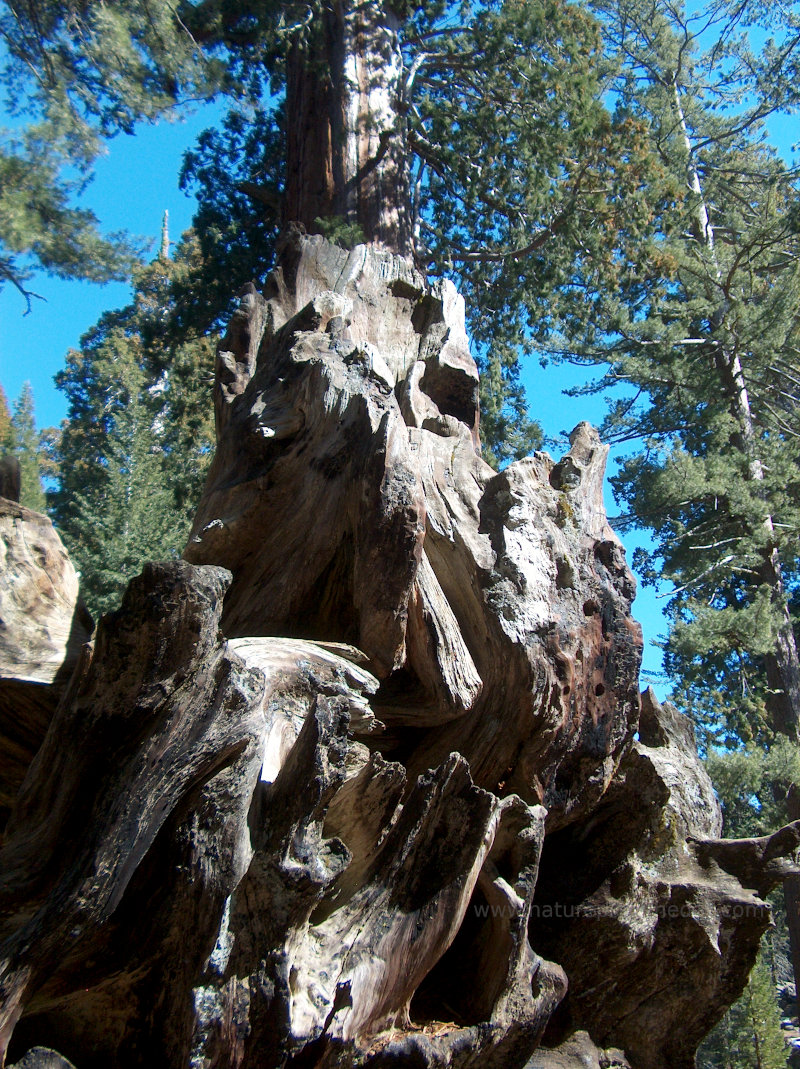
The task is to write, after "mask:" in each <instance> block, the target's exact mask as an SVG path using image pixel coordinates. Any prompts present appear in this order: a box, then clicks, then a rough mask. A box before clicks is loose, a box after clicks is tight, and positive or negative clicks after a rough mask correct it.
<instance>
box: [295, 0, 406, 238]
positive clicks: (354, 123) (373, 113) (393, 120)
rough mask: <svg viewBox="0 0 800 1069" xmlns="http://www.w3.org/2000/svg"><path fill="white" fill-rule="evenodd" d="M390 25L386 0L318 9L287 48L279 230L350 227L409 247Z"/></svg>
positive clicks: (399, 76) (339, 1)
mask: <svg viewBox="0 0 800 1069" xmlns="http://www.w3.org/2000/svg"><path fill="white" fill-rule="evenodd" d="M398 26H399V19H398V16H397V15H396V14H395V13H394V11H393V9H392V6H391V5H390V4H389V3H387V2H385V0H377V2H374V3H372V2H371V3H361V2H357V0H336V2H333V3H326V4H324V5H323V6H322V10H321V11H320V12H319V14H317V15H315V17H314V18H313V19H312V21H311V23H310V24H309V26H307V27H306V29H305V30H304V32H303V35H302V38H299V39H297V40H296V41H295V42H294V43H293V45H292V46H291V48H290V51H289V54H288V58H287V88H286V111H287V115H288V117H289V120H290V121H289V123H288V130H287V134H288V140H287V169H286V188H285V195H284V211H283V217H284V222H285V223H299V224H301V225H302V226H303V227H305V229H306V230H307V231H308V232H309V233H319V232H320V225H321V224H320V222H319V220H323V222H324V221H328V222H329V223H337V224H349V225H356V226H357V227H359V228H360V231H361V236H362V239H363V240H365V241H371V242H376V243H377V244H379V245H381V246H383V247H384V248H386V249H390V250H392V251H394V252H398V253H403V254H405V253H408V252H410V250H411V238H412V234H411V214H410V211H411V209H410V192H409V189H410V187H409V176H408V170H407V164H406V159H407V152H406V145H405V122H404V119H403V107H402V93H403V60H402V56H401V54H400V45H399V40H398V33H397V31H398Z"/></svg>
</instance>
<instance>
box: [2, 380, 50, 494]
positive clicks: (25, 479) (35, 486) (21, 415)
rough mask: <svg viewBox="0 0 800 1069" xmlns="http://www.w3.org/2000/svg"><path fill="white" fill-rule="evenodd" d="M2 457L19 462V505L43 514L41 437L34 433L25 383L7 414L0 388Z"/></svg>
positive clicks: (30, 397) (30, 389) (30, 390)
mask: <svg viewBox="0 0 800 1069" xmlns="http://www.w3.org/2000/svg"><path fill="white" fill-rule="evenodd" d="M3 454H8V455H11V456H15V457H16V458H17V459H18V460H19V465H20V504H22V505H25V506H26V507H27V508H29V509H33V510H34V511H35V512H44V510H45V494H44V488H43V487H42V473H43V467H44V463H43V462H44V458H43V453H42V443H41V435H40V434H39V432H38V431H37V430H36V416H35V412H34V401H33V387H32V386H31V384H30V383H29V382H24V383H23V384H22V389H21V390H20V394H19V397H18V398H17V400H16V401H15V402H14V405H13V407H12V409H11V410H10V411H9V407H8V401H7V400H6V395H5V392H4V391H3V389H2V387H0V455H3Z"/></svg>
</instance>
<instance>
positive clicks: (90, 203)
mask: <svg viewBox="0 0 800 1069" xmlns="http://www.w3.org/2000/svg"><path fill="white" fill-rule="evenodd" d="M219 114H220V109H219V108H218V107H217V106H214V105H212V106H208V107H206V108H204V109H201V110H200V111H198V112H196V113H195V114H193V115H191V116H190V117H189V118H188V119H186V120H185V121H183V122H178V123H163V122H162V123H160V124H158V125H157V126H145V127H142V128H140V130H139V131H138V132H137V134H136V136H119V137H117V138H116V139H115V140H114V141H112V142H111V143H110V145H109V151H108V155H107V156H106V157H105V158H104V159H102V160H101V161H100V162H99V163H98V166H97V168H96V176H95V179H94V181H93V182H92V183H91V184H90V185H89V187H88V188H87V190H86V192H85V193H84V195H83V198H82V202H81V203H82V206H85V207H89V208H91V209H92V210H94V212H95V213H96V214H97V216H98V218H99V219H100V222H101V225H102V227H103V228H104V229H106V230H109V231H113V230H128V231H129V232H131V233H132V234H136V235H140V236H145V237H147V238H149V239H151V240H152V242H153V249H154V253H155V250H156V248H157V243H158V239H159V237H160V231H161V219H162V215H163V212H164V210H167V211H169V217H170V233H171V236H172V238H173V239H175V238H177V237H178V236H179V235H180V233H181V232H182V231H183V230H184V229H186V227H188V226H189V224H190V222H191V218H192V214H193V210H194V201H193V200H192V199H191V198H189V197H186V196H185V195H184V194H183V193H181V191H180V190H179V188H178V173H179V170H180V165H181V160H182V156H183V153H184V151H185V150H186V149H187V148H188V147H190V146H191V145H192V144H193V143H194V140H195V138H196V136H197V134H198V133H199V132H200V131H201V130H203V129H204V128H205V127H207V126H210V125H213V124H214V122H215V121H216V119H217V118H218V117H219ZM770 133H771V140H772V141H773V143H774V144H776V145H777V146H778V147H779V148H780V149H781V151H782V152H783V153H784V154H785V155H786V156H787V158H788V157H789V156H790V154H791V145H792V142H793V141H795V140H797V137H798V130H797V128H796V126H795V120H794V119H792V120H788V119H781V120H777V121H776V122H774V123H773V126H772V129H771V131H770ZM32 288H33V289H34V290H35V291H36V292H38V293H40V294H41V295H42V296H43V297H44V298H46V300H43V301H38V300H37V301H34V302H33V307H32V311H31V313H30V314H29V315H24V312H25V302H24V300H23V299H22V298H21V296H20V295H19V294H18V293H17V291H16V290H14V289H13V287H10V286H6V287H5V288H3V289H2V290H0V383H2V385H3V387H4V389H5V391H6V395H7V396H8V398H9V401H12V402H13V400H14V399H15V398H16V397H17V396H18V394H19V391H20V387H21V386H22V384H23V382H25V381H29V382H30V383H31V384H32V386H33V390H34V398H35V402H36V417H37V424H38V426H39V427H44V426H51V425H55V424H58V423H59V422H60V421H61V420H62V419H63V418H64V416H65V414H66V405H65V401H64V398H63V397H62V395H61V394H60V393H59V392H58V391H57V390H56V388H55V385H54V382H53V376H54V375H55V374H56V372H57V371H58V370H59V369H60V368H61V367H62V366H63V361H64V355H65V353H66V352H67V350H68V349H69V348H70V347H72V346H76V345H77V344H78V342H79V339H80V336H81V334H83V333H84V332H85V331H86V330H87V329H88V328H89V327H91V326H92V325H93V324H94V323H95V322H96V321H97V319H98V317H99V316H100V314H101V313H102V312H103V311H105V310H108V309H114V308H119V307H121V306H123V305H124V304H125V303H127V301H128V299H129V295H130V290H129V288H128V287H127V286H126V285H123V284H119V283H115V284H110V285H107V286H97V285H92V284H89V283H79V282H63V281H59V280H58V279H51V278H47V277H39V278H37V279H36V280H35V281H34V283H33V284H32ZM578 374H580V371H579V370H578V369H575V368H570V367H555V368H552V367H551V368H547V369H545V370H543V369H542V368H540V367H539V365H538V364H537V363H533V364H532V365H531V366H529V367H527V368H525V369H524V380H525V385H526V390H527V395H528V398H529V401H530V409H531V414H532V415H533V416H534V417H536V418H537V419H538V420H539V421H540V423H541V424H542V425H543V427H544V430H545V433H546V434H547V435H548V436H550V437H553V438H556V437H557V436H559V435H560V434H561V433H562V432H569V431H570V430H571V429H572V428H573V427H574V426H575V425H576V424H577V423H579V422H580V421H581V420H584V419H585V420H589V422H591V423H594V424H595V425H596V424H598V423H599V422H600V421H601V420H602V417H603V415H604V412H605V404H604V401H603V400H602V399H601V398H597V397H578V398H567V397H565V396H564V394H563V390H564V389H565V388H567V387H568V386H571V385H574V384H575V376H576V375H578ZM562 451H563V447H556V446H553V447H552V448H551V452H553V453H554V454H556V455H560V453H561V452H562ZM612 465H613V454H612ZM606 498H607V506H608V510H609V514H611V515H613V513H614V511H615V506H614V503H613V499H612V498H611V495H610V493H607V494H606ZM625 543H626V547H627V549H628V557H629V559H630V556H631V554H632V552H633V548H634V546H635V544H636V539H635V537H632V538H631V537H627V536H626V539H625ZM661 594H662V597H661V598H660V599H659V598H658V597H657V595H656V593H655V592H654V591H652V590H641V589H640V593H639V596H638V597H637V600H636V604H635V606H634V616H635V617H636V618H637V619H638V620H639V621H640V622H641V623H642V625H643V627H644V631H645V658H644V665H643V668H644V674H643V683H646V682H653V683H656V684H657V675H658V673H659V672H660V669H661V653H660V650H659V649H658V648H657V647H656V646H655V645H654V642H655V641H656V640H657V639H658V636H659V634H661V633H662V632H663V631H664V630H665V629H666V628H665V623H664V620H663V616H662V609H663V606H664V603H665V598H664V597H663V595H664V594H665V591H662V592H661ZM656 690H657V691H659V692H660V693H662V694H663V687H661V686H658V685H656Z"/></svg>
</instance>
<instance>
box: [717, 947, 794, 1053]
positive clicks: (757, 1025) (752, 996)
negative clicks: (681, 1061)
mask: <svg viewBox="0 0 800 1069" xmlns="http://www.w3.org/2000/svg"><path fill="white" fill-rule="evenodd" d="M785 1066H786V1045H785V1043H784V1040H783V1035H782V1034H781V1028H780V1017H779V1014H778V1007H777V1003H776V1000H775V987H774V984H773V982H772V977H771V975H770V970H769V965H768V962H767V958H766V954H765V952H764V949H763V948H762V950H761V951H760V952H759V956H758V959H757V961H756V964H755V966H754V968H753V971H752V973H751V974H750V979H749V981H748V984H747V987H746V988H745V990H744V993H743V995H742V997H741V998H740V999H739V1000H738V1002H735V1003H734V1004H733V1006H731V1008H730V1009H729V1010H728V1012H727V1013H726V1014H725V1016H724V1017H723V1019H722V1020H721V1021H720V1023H719V1024H718V1025H717V1026H716V1028H714V1029H713V1030H712V1032H710V1034H709V1035H708V1036H707V1037H706V1039H705V1040H704V1041H703V1043H702V1045H701V1047H700V1049H699V1050H698V1052H697V1069H785Z"/></svg>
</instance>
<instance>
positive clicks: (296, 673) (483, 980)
mask: <svg viewBox="0 0 800 1069" xmlns="http://www.w3.org/2000/svg"><path fill="white" fill-rule="evenodd" d="M328 7H329V11H328V14H327V15H326V18H325V21H324V25H323V26H322V27H321V28H320V27H314V32H313V33H312V35H311V37H312V42H313V43H312V45H310V46H309V49H310V51H308V52H307V53H306V54H305V55H306V59H305V60H304V61H303V65H300V66H298V65H297V62H298V60H299V57H300V56H301V52H300V51H296V52H295V54H294V57H293V60H292V64H294V65H292V64H290V103H291V106H292V107H296V108H297V111H296V112H295V113H294V114H295V115H296V116H297V117H298V118H302V121H303V122H306V123H307V125H308V129H307V130H306V132H305V134H304V136H303V138H302V139H301V138H299V137H296V140H295V143H294V144H293V145H292V146H290V154H289V158H290V175H289V180H288V183H287V211H288V213H289V215H290V217H292V218H294V219H295V220H296V221H299V222H300V223H302V224H304V227H301V228H297V227H289V228H288V229H287V233H286V235H285V239H284V241H283V244H282V247H281V250H280V254H279V262H278V263H277V265H276V268H275V271H274V272H273V274H272V276H271V277H270V279H269V281H268V285H267V289H266V292H265V293H264V294H263V295H262V294H259V293H257V292H256V291H255V289H254V287H252V286H251V287H248V288H247V289H246V290H245V291H244V292H243V293H242V296H241V301H240V307H239V309H238V310H237V312H236V313H235V314H234V316H233V319H232V322H231V325H230V329H229V331H228V334H227V336H226V338H225V339H224V341H223V343H222V345H221V346H220V349H219V353H218V359H217V368H216V385H215V408H216V417H217V438H218V441H217V451H216V456H215V458H214V462H213V464H212V467H211V471H210V474H209V478H208V482H207V485H206V488H205V491H204V494H203V497H202V500H201V502H200V505H199V508H198V512H197V516H196V519H195V523H194V527H193V530H192V534H191V538H190V540H189V544H188V546H187V548H186V551H185V555H184V556H185V560H183V561H179V562H175V561H173V562H170V563H167V564H152V565H148V566H147V567H146V568H145V570H144V572H143V574H142V575H141V576H139V577H138V578H136V579H134V580H133V581H132V582H131V584H130V585H129V588H128V590H127V593H126V594H125V597H124V599H123V602H122V604H121V606H120V608H119V610H118V611H116V612H114V613H112V614H110V615H108V616H107V617H105V618H104V619H103V620H102V621H101V623H100V625H99V627H98V629H97V633H96V635H95V638H94V642H93V643H89V644H87V645H85V646H84V647H83V650H82V654H81V657H80V659H79V660H78V663H77V665H76V666H75V668H74V672H73V673H72V677H71V680H70V681H69V685H68V686H67V687H66V689H64V684H63V680H62V679H61V678H60V677H59V679H58V687H59V688H60V689H57V688H56V682H57V681H56V678H55V676H51V677H50V678H52V680H53V682H52V683H50V682H45V683H44V684H43V685H44V686H45V687H50V688H56V689H52V690H47V691H46V694H47V698H48V704H47V705H46V708H47V716H46V717H44V718H42V717H39V720H38V721H37V722H36V724H34V725H33V730H32V731H31V732H29V739H30V741H29V745H28V748H27V750H26V751H25V752H24V753H21V754H19V755H18V760H17V763H16V764H15V765H14V768H13V776H11V777H10V778H9V779H8V781H7V783H6V786H5V790H6V794H7V797H8V801H9V808H10V810H11V811H10V816H9V818H8V823H7V825H6V826H5V829H4V831H3V833H2V836H3V837H2V841H0V1064H2V1063H3V1062H4V1060H5V1059H6V1058H7V1059H8V1061H9V1062H16V1061H17V1059H23V1063H21V1064H24V1065H25V1066H26V1069H31V1067H34V1066H37V1065H38V1066H40V1067H44V1066H46V1065H51V1064H53V1063H52V1057H55V1056H51V1055H48V1054H46V1053H41V1050H40V1051H39V1053H36V1049H37V1048H43V1047H52V1048H55V1049H56V1050H58V1051H59V1052H60V1053H61V1055H63V1056H65V1057H67V1058H69V1059H70V1060H71V1061H72V1063H74V1065H75V1066H77V1067H78V1069H95V1067H97V1069H100V1067H103V1069H107V1067H109V1066H111V1067H120V1069H128V1067H130V1069H133V1067H135V1066H142V1065H147V1066H156V1067H160V1066H164V1067H169V1069H181V1067H186V1066H192V1067H194V1066H205V1067H224V1069H228V1067H230V1069H251V1067H252V1069H255V1067H259V1069H261V1067H265V1066H271V1067H286V1069H288V1067H294V1069H300V1067H307V1069H311V1067H319V1069H335V1067H342V1069H344V1067H349V1066H371V1067H372V1069H388V1067H391V1066H397V1067H408V1066H417V1067H420V1069H433V1067H437V1069H444V1067H446V1066H447V1067H451V1069H477V1067H478V1066H480V1067H481V1069H522V1067H523V1066H525V1065H529V1066H530V1067H531V1069H534V1067H535V1066H540V1067H542V1069H543V1067H545V1066H553V1065H560V1066H563V1065H564V1064H581V1065H585V1064H600V1062H601V1060H602V1061H603V1064H614V1065H619V1066H626V1065H627V1066H632V1067H634V1069H689V1067H690V1066H692V1065H693V1052H694V1049H695V1046H696V1044H697V1042H698V1041H699V1039H700V1038H701V1037H702V1035H703V1034H704V1033H705V1031H707V1030H708V1028H710V1027H711V1025H712V1024H713V1023H714V1022H715V1021H716V1020H717V1019H718V1018H719V1017H720V1016H721V1014H722V1013H723V1012H724V1010H725V1009H726V1007H727V1006H728V1005H729V1004H730V1003H731V1002H732V1001H733V1000H734V999H735V998H736V997H737V996H738V994H739V993H740V992H741V990H742V988H743V986H744V983H745V981H746V978H747V974H748V971H749V968H750V966H751V965H752V962H753V960H754V957H755V954H756V950H757V947H758V942H759V938H760V936H761V934H762V932H763V931H764V929H765V928H766V926H767V924H768V923H769V909H768V907H767V905H766V903H765V901H764V895H765V894H766V893H767V891H768V890H769V888H770V887H771V886H772V885H773V884H774V883H776V882H777V881H779V880H781V879H783V878H785V877H786V876H787V874H788V873H790V872H791V871H792V869H791V865H790V864H789V863H788V862H787V861H786V860H785V858H786V857H787V856H788V855H791V854H792V852H793V851H794V850H795V849H796V847H797V845H798V841H800V825H790V826H789V827H787V828H786V829H783V830H782V831H781V832H780V833H777V834H776V835H774V836H772V837H768V838H766V839H764V840H746V841H742V842H737V843H726V842H724V841H720V840H719V833H720V823H721V822H720V814H719V807H718V805H717V803H716V800H715V798H714V794H713V791H712V789H711V785H710V783H709V781H708V778H707V776H706V775H705V773H704V771H703V768H702V765H701V764H700V762H699V761H698V758H697V754H696V752H695V750H694V744H693V739H692V736H691V730H690V728H689V727H688V725H687V724H686V722H685V720H684V718H682V717H681V716H680V715H679V714H678V713H677V712H676V711H675V710H673V709H671V708H670V707H668V706H667V707H661V706H660V705H659V704H658V703H657V702H656V701H655V699H654V698H653V696H652V695H651V694H647V695H645V697H644V701H643V702H641V701H640V697H639V694H638V688H637V683H638V669H639V657H640V647H641V635H640V631H639V628H638V626H637V625H636V624H635V622H634V621H633V620H632V618H631V615H630V605H631V600H632V598H633V594H634V582H633V578H632V576H631V574H630V572H629V570H628V568H627V565H626V563H625V559H624V553H623V550H622V547H621V545H620V543H619V541H618V540H617V538H616V536H615V535H614V533H613V532H612V530H611V529H610V527H609V525H608V522H607V520H606V516H605V512H604V509H603V504H602V480H603V474H604V467H605V459H606V454H607V449H606V447H605V446H603V445H602V444H601V442H600V441H599V439H598V437H597V434H596V432H594V431H593V429H592V428H591V427H589V426H588V425H587V424H580V425H579V426H578V427H577V428H576V429H575V431H574V432H573V435H572V438H571V447H570V450H569V452H568V453H567V455H566V456H564V457H563V458H562V459H561V460H560V461H558V462H557V463H556V462H554V461H553V460H552V459H551V458H550V457H549V456H548V455H547V454H544V453H537V454H535V455H534V456H532V457H530V458H528V459H526V460H523V461H518V462H516V463H515V464H512V465H510V466H509V467H508V468H507V469H506V470H505V471H503V472H501V473H496V472H494V471H493V470H492V469H491V468H490V467H489V466H488V465H487V464H486V463H485V462H484V461H483V460H482V459H481V456H480V446H479V427H478V407H477V382H478V376H477V370H476V367H475V364H474V361H473V360H472V357H471V355H470V352H469V345H468V341H467V336H466V332H465V328H464V307H463V302H462V301H461V299H460V298H459V296H458V294H457V293H456V291H455V288H454V287H453V286H452V284H450V283H448V282H437V283H434V284H430V283H428V282H427V281H426V280H425V279H424V278H422V277H421V276H420V275H419V274H418V272H417V271H416V269H415V267H414V265H413V263H412V262H411V260H410V259H409V258H408V257H406V256H404V255H398V254H397V253H398V251H399V252H400V253H402V252H404V251H405V250H406V248H407V242H408V232H407V221H406V216H405V212H406V204H405V192H404V187H403V182H404V179H403V177H402V167H403V165H402V155H401V154H400V155H398V154H397V153H398V152H399V149H398V144H399V142H397V141H395V138H396V136H398V128H397V126H396V125H395V115H396V110H395V108H396V99H397V97H396V91H397V88H396V87H397V86H398V85H399V69H398V68H397V66H396V63H397V52H396V38H395V36H394V29H393V26H392V21H391V16H390V14H389V12H388V8H384V7H383V6H382V5H380V4H364V5H362V6H360V7H358V8H356V7H355V5H349V4H347V5H345V4H343V5H328ZM365 15H369V16H370V19H371V22H370V25H369V26H365V25H363V24H360V23H359V19H362V18H363V17H364V16H365ZM320 42H323V43H324V49H327V50H329V53H330V54H331V55H332V56H333V57H334V58H333V61H332V62H331V65H330V67H331V69H330V72H327V73H326V70H325V68H324V67H319V66H316V65H315V63H313V62H311V58H313V57H314V56H315V55H318V54H319V53H317V52H315V51H314V50H315V49H317V48H320V47H323V45H322V44H320ZM353 42H356V44H355V45H354V44H353ZM296 48H297V49H298V50H299V49H300V45H299V44H298V45H297V46H296ZM337 49H340V50H341V55H340V53H339V52H337V51H336V50H337ZM348 50H349V51H348ZM323 54H325V53H324V52H323ZM339 59H342V61H343V62H342V63H339ZM344 60H346V61H347V62H346V63H345V62H344ZM389 75H391V77H390V76H389ZM387 87H388V89H387ZM373 90H374V92H373ZM378 90H380V91H378ZM384 91H386V92H387V93H388V95H386V93H384ZM365 101H366V103H365ZM387 101H388V104H386V102H387ZM382 102H383V104H386V107H384V109H383V111H381V107H382ZM365 109H366V110H367V111H368V112H369V123H367V122H366V119H365ZM312 120H313V121H312ZM317 120H318V121H317ZM373 120H374V122H373ZM337 124H338V125H337ZM365 127H368V129H367V128H365ZM351 135H352V136H351ZM393 168H394V170H393ZM317 179H318V180H319V181H316V180H317ZM395 179H397V182H396V184H395ZM331 212H333V213H334V214H338V215H341V217H342V219H343V220H344V221H345V222H354V221H355V222H357V223H358V224H359V225H360V226H361V227H362V229H363V230H364V232H365V234H366V235H367V236H368V237H369V238H370V239H372V240H371V243H370V244H362V245H359V246H357V247H355V248H353V249H352V250H351V251H346V250H344V249H341V248H338V247H336V246H334V245H332V244H329V243H328V242H327V241H325V240H324V239H323V238H322V237H320V236H312V237H309V236H308V235H307V234H306V233H303V230H308V229H310V228H313V226H314V221H315V220H316V219H317V218H320V217H322V216H323V215H326V214H327V215H329V214H330V213H331ZM391 250H394V251H391ZM7 511H8V512H9V513H10V516H11V519H12V522H11V523H10V524H9V525H8V530H7V531H6V530H5V529H4V528H3V527H1V526H0V535H2V536H3V538H4V543H3V545H4V547H5V552H6V556H7V559H8V560H9V561H13V560H16V559H17V558H20V559H21V558H22V557H24V547H26V546H28V545H30V543H31V528H30V525H31V524H33V525H35V524H36V523H37V522H38V521H37V520H36V518H35V517H33V518H32V517H31V515H29V514H27V513H26V510H22V511H21V512H20V510H19V509H18V507H17V506H8V507H7ZM71 578H72V577H71V575H70V574H67V577H66V580H65V581H67V580H69V581H71ZM42 583H43V578H42V575H41V569H40V570H39V571H37V570H36V566H35V562H31V563H30V564H26V568H25V569H22V570H21V572H20V575H19V577H18V578H16V579H15V581H14V582H13V583H11V584H9V587H10V589H12V590H13V598H14V599H15V601H14V603H15V604H22V605H24V604H34V603H35V597H34V591H36V590H38V589H40V588H41V587H42ZM0 597H2V598H3V604H2V605H0V615H2V617H3V619H4V620H6V619H8V618H9V614H8V613H7V601H8V598H9V597H10V595H9V594H8V593H7V591H6V589H5V588H4V587H3V585H2V584H0ZM75 604H76V602H75V596H74V591H73V596H72V600H71V601H69V600H68V601H67V612H66V617H65V618H66V619H70V620H71V619H73V618H75V613H76V611H77V610H76V609H75ZM78 615H79V614H78ZM28 623H29V624H31V626H35V623H36V617H35V616H34V617H33V619H32V620H29V621H28ZM61 630H62V631H63V630H64V628H63V626H62V628H61ZM0 636H2V632H0ZM3 649H4V647H3V646H2V644H0V654H2V653H3ZM70 649H71V647H70ZM15 663H16V662H15V661H14V660H13V658H10V659H9V658H7V659H6V662H5V663H4V662H3V661H2V660H0V677H2V678H0V695H2V694H3V693H5V694H6V695H9V694H10V695H12V697H13V694H14V693H15V691H14V688H15V686H17V685H18V684H19V682H20V681H19V679H16V678H14V672H15V668H14V665H15ZM70 663H72V662H70ZM68 667H69V665H68ZM26 674H27V675H33V671H32V670H30V669H26ZM62 675H63V673H62ZM35 678H38V677H35ZM57 699H60V700H59V701H58V704H57V707H56V700H57ZM40 707H41V706H40ZM23 715H25V714H24V713H23ZM42 720H43V721H44V722H42ZM12 727H18V725H13V724H12V722H11V718H9V717H0V743H2V744H3V746H4V747H5V749H6V750H8V749H9V748H10V746H11V745H13V744H14V739H15V736H14V735H13V732H12V730H11V728H12ZM34 752H35V756H32V755H33V754H34ZM23 774H24V779H23ZM20 781H22V782H21V783H20ZM0 782H2V781H0ZM542 1043H544V1046H545V1047H546V1048H552V1047H555V1048H557V1049H556V1050H555V1051H548V1050H546V1049H541V1050H538V1052H537V1048H539V1047H540V1045H541V1044H542ZM601 1048H614V1049H613V1050H612V1051H610V1052H609V1053H608V1054H603V1053H602V1050H601ZM31 1050H33V1051H34V1053H30V1051H31ZM26 1052H28V1053H26ZM535 1052H536V1053H535ZM48 1058H50V1059H51V1060H50V1061H48V1060H47V1059H48ZM532 1058H533V1060H531V1059H532ZM570 1059H571V1061H570ZM57 1064H61V1065H63V1064H65V1063H64V1062H63V1061H62V1062H61V1063H57Z"/></svg>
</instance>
